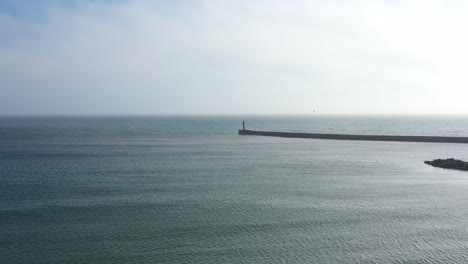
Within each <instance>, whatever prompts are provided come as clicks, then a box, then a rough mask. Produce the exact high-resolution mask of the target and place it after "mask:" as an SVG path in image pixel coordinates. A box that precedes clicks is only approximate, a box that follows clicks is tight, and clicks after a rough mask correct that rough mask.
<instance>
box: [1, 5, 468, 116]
mask: <svg viewBox="0 0 468 264" xmlns="http://www.w3.org/2000/svg"><path fill="white" fill-rule="evenodd" d="M467 28H468V3H467V2H466V1H463V0H460V1H456V0H440V1H433V0H421V1H403V0H380V1H377V0H376V1H370V0H368V1H366V0H355V1H353V0H346V1H344V0H335V1H332V0H323V1H314V0H292V1H284V0H235V1H233V0H225V1H224V0H200V1H198V0H185V1H184V0H180V1H178V0H156V1H146V0H135V1H131V0H129V1H125V0H116V1H112V0H105V1H98V0H95V1H91V0H82V1H79V0H75V1H71V0H69V1H53V0H45V1H37V0H29V1H28V0H1V1H0V114H311V113H312V111H313V109H315V110H316V112H317V113H322V114H355V113H360V114H382V113H385V114H392V113H395V114H404V113H411V114H418V113H421V114H424V113H439V114H449V113H457V114H468V101H467V98H468V65H467V64H468V34H467Z"/></svg>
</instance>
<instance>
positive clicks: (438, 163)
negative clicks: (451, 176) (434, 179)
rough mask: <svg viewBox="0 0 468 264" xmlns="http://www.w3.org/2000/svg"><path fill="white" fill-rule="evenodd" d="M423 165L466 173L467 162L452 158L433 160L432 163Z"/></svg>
mask: <svg viewBox="0 0 468 264" xmlns="http://www.w3.org/2000/svg"><path fill="white" fill-rule="evenodd" d="M424 163H425V164H428V165H431V166H434V167H438V168H444V169H452V170H462V171H468V162H466V161H462V160H457V159H454V158H450V159H435V160H433V161H425V162H424Z"/></svg>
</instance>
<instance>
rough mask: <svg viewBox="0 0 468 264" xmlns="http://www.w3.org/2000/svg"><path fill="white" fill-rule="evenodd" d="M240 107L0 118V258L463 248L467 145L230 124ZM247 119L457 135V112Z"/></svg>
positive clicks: (212, 257) (362, 259)
mask: <svg viewBox="0 0 468 264" xmlns="http://www.w3.org/2000/svg"><path fill="white" fill-rule="evenodd" d="M242 118H243V117H95V118H90V117H73V118H72V117H68V118H65V117H48V118H46V117H36V118H26V117H21V118H12V117H4V118H0V263H6V264H8V263H467V262H468V222H467V221H466V219H467V217H468V206H467V205H468V173H467V172H459V171H450V170H444V169H437V168H433V167H430V166H427V165H425V164H423V161H424V160H428V159H435V158H448V157H455V158H460V159H465V160H467V159H468V145H465V144H441V143H398V142H366V141H334V140H317V139H287V138H273V137H272V138H270V137H260V136H239V135H237V129H238V128H239V127H240V124H241V121H242ZM245 119H246V121H247V126H248V128H258V129H265V130H268V129H270V130H282V131H306V132H307V131H311V132H331V133H359V134H402V135H451V136H468V121H466V120H468V118H466V117H320V116H317V117H248V118H245Z"/></svg>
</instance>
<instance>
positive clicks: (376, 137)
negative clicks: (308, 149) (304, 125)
mask: <svg viewBox="0 0 468 264" xmlns="http://www.w3.org/2000/svg"><path fill="white" fill-rule="evenodd" d="M239 135H252V136H269V137H287V138H315V139H333V140H366V141H399V142H428V143H468V137H439V136H396V135H395V136H393V135H349V134H322V133H296V132H272V131H259V130H250V129H240V130H239Z"/></svg>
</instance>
